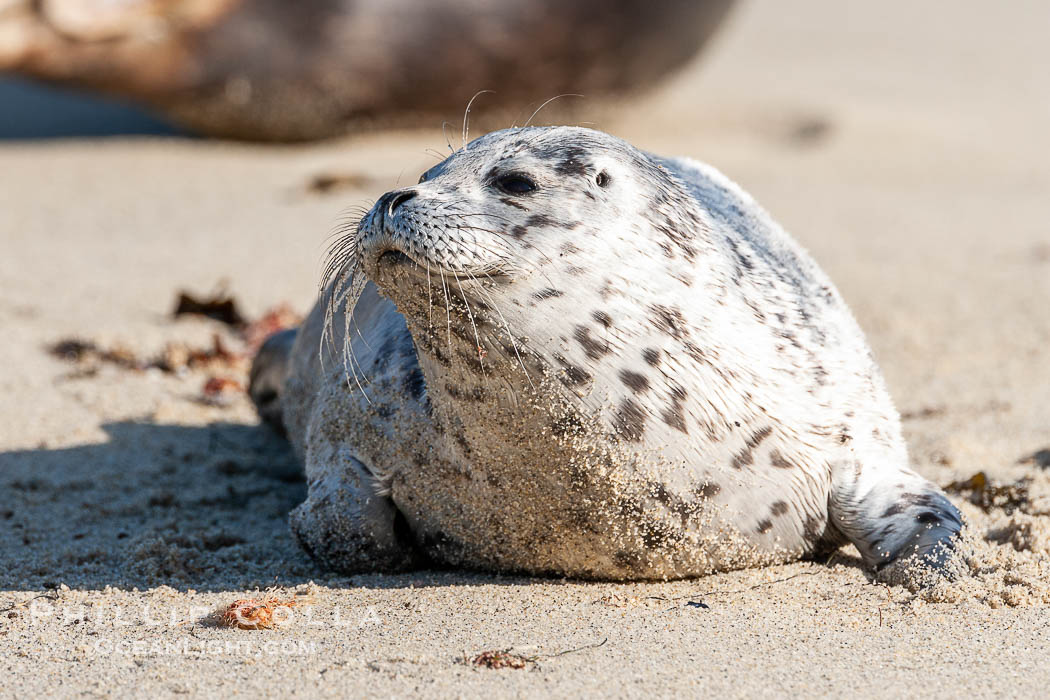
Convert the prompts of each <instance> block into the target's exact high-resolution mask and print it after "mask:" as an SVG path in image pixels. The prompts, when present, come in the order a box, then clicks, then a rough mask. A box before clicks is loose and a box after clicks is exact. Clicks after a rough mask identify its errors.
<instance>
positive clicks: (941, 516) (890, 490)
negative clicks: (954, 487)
mask: <svg viewBox="0 0 1050 700" xmlns="http://www.w3.org/2000/svg"><path fill="white" fill-rule="evenodd" d="M829 509H830V514H831V519H832V522H833V523H834V524H835V527H837V528H838V529H839V530H841V531H842V533H843V534H845V535H846V537H847V538H849V540H850V541H851V542H852V543H853V544H854V545H856V547H857V549H858V550H860V553H861V556H862V557H863V559H864V561H865V563H867V564H868V565H870V566H872V567H874V568H875V570H876V571H877V572H879V573H880V574H881V573H883V572H886V571H887V570H888V569H889V568H890V567H892V565H894V564H896V563H898V562H904V561H905V560H912V561H914V562H915V563H917V564H919V565H920V566H921V567H922V568H924V569H926V570H932V571H936V572H939V573H942V574H945V575H950V574H951V571H950V568H951V567H950V566H949V564H950V561H951V559H952V553H953V552H954V551H955V540H956V536H957V535H958V534H959V532H960V531H961V530H962V527H963V522H962V515H961V514H960V513H959V511H958V510H957V509H956V508H955V506H954V505H952V504H951V502H950V501H949V500H948V499H947V497H946V496H945V495H944V494H943V493H942V492H941V490H940V489H939V488H937V487H936V486H934V485H933V484H931V483H930V482H928V481H926V480H925V479H923V478H922V477H920V476H919V475H918V474H916V473H915V472H912V471H911V470H909V469H903V468H901V469H892V470H889V471H888V470H885V469H878V468H872V467H870V466H867V467H865V466H858V467H854V466H853V465H849V466H843V467H839V468H838V469H836V470H835V473H834V475H833V478H832V493H831V500H830V503H829Z"/></svg>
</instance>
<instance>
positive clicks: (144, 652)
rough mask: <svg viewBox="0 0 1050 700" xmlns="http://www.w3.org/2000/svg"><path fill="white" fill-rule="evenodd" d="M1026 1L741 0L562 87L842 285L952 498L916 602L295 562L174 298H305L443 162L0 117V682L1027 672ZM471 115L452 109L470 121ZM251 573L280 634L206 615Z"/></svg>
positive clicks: (1032, 465) (788, 571)
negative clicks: (605, 76)
mask: <svg viewBox="0 0 1050 700" xmlns="http://www.w3.org/2000/svg"><path fill="white" fill-rule="evenodd" d="M1048 27H1050V6H1048V5H1046V4H1045V3H1040V2H1035V1H1034V0H1033V1H1027V0H1026V1H1021V0H1018V1H1016V2H1012V3H1007V4H1002V5H998V6H995V7H994V8H993V7H992V6H991V5H989V4H987V3H978V2H962V3H960V2H947V1H944V2H928V3H921V4H915V3H906V2H898V1H894V2H888V3H879V4H858V3H838V2H832V1H831V0H811V1H807V2H804V3H776V2H773V1H772V0H751V1H749V2H742V3H741V4H740V6H739V7H738V8H737V9H736V11H735V12H734V14H733V15H732V17H731V19H730V21H729V22H728V24H727V25H726V27H725V28H724V30H723V31H722V32H721V33H720V34H719V35H718V36H717V37H716V39H715V40H714V41H713V42H712V44H711V46H710V47H709V49H708V50H706V52H705V54H704V55H703V56H702V58H701V60H699V61H698V62H696V63H695V64H693V65H691V66H690V67H689V68H688V69H687V70H685V71H684V72H682V73H680V74H679V75H676V76H674V77H672V78H671V79H669V80H668V81H667V82H666V83H665V84H662V85H660V86H657V87H656V88H655V89H654V90H653V91H652V92H650V93H648V94H646V95H644V96H642V97H641V98H638V99H634V100H632V101H631V102H630V103H627V104H621V105H599V104H595V105H593V106H590V105H588V104H587V102H586V101H584V103H583V106H582V107H580V108H579V110H580V111H579V120H580V121H581V122H586V123H587V125H594V126H596V127H598V128H601V129H603V130H605V131H608V132H610V133H613V134H615V135H617V136H620V137H623V138H625V139H627V140H629V141H631V142H632V143H634V144H636V145H638V146H640V147H642V148H645V149H647V150H650V151H654V152H657V153H662V154H668V155H672V154H678V155H689V156H692V157H695V158H697V159H700V160H703V161H706V162H709V163H711V164H713V165H715V166H716V167H718V168H719V169H721V170H722V171H723V172H725V173H726V174H727V175H729V176H730V177H731V178H733V179H734V180H736V181H737V182H739V183H740V184H741V185H743V186H744V188H745V189H747V190H748V191H750V192H751V193H752V194H753V195H754V196H755V197H756V198H757V199H758V201H759V202H761V203H762V204H763V205H764V206H765V207H766V208H767V209H768V210H769V211H770V212H771V213H772V215H773V216H774V217H775V218H776V219H777V220H778V221H779V222H780V223H781V224H783V225H784V227H785V228H786V229H787V230H788V231H790V232H791V233H792V234H793V235H794V236H795V237H796V238H798V239H799V240H800V241H801V242H802V243H803V245H805V246H806V247H807V248H808V249H809V250H810V252H811V253H812V254H813V256H814V257H815V258H816V259H817V260H818V262H819V263H820V264H821V265H822V266H823V267H824V269H825V270H826V271H827V272H828V273H829V275H830V276H831V278H832V279H833V280H834V281H835V283H836V284H837V285H838V287H839V289H840V291H841V292H842V294H843V296H844V297H845V298H846V300H847V301H848V303H849V304H850V306H851V308H852V309H853V311H854V313H855V315H856V316H857V318H858V320H859V322H860V324H861V326H862V327H863V328H864V329H865V331H866V333H867V334H868V337H869V340H870V342H871V344H872V347H873V348H874V350H875V353H876V356H877V357H878V360H879V362H880V364H881V366H882V368H883V371H884V373H885V375H886V379H887V382H888V384H889V387H890V390H891V393H892V394H893V396H894V398H895V401H896V403H897V406H898V408H899V409H900V411H901V413H902V416H903V419H904V428H905V435H906V438H907V440H908V444H909V448H910V451H911V457H912V460H913V463H914V465H915V468H916V469H917V470H918V471H920V472H921V473H922V474H923V475H924V476H926V477H927V478H929V479H930V480H932V481H934V482H936V483H938V484H940V485H942V486H946V487H947V486H949V485H951V484H953V483H954V484H956V486H955V488H953V489H952V491H951V493H950V495H951V497H952V499H953V501H954V502H955V503H956V504H957V505H958V506H959V508H960V510H962V512H963V513H964V515H965V517H966V519H967V523H968V531H969V539H968V541H967V543H966V546H967V547H968V550H967V551H969V552H971V558H970V562H971V573H972V576H970V577H967V578H966V579H965V580H962V581H958V582H955V583H950V584H949V583H945V584H941V585H939V586H937V587H935V588H933V589H930V590H921V591H911V590H909V589H907V588H903V587H899V586H888V585H885V584H882V583H878V582H875V581H873V580H872V578H871V576H870V574H869V573H868V572H867V571H866V570H865V569H864V568H863V567H862V566H861V564H860V560H859V558H858V557H857V554H856V551H855V550H852V549H849V548H847V549H843V550H842V551H841V552H839V553H838V554H837V555H835V556H834V557H832V558H831V559H830V560H828V561H820V562H801V563H796V564H791V565H786V566H777V567H771V568H766V569H758V570H749V571H739V572H732V573H726V574H721V575H716V576H710V577H707V578H703V579H698V580H691V581H677V582H669V583H652V584H596V583H581V582H574V581H564V580H547V579H527V578H517V577H501V576H493V575H481V574H474V573H462V572H447V571H443V572H436V571H421V572H416V573H411V574H404V575H396V576H389V575H367V576H353V577H346V576H340V575H335V574H332V573H329V572H326V571H323V570H321V569H319V568H318V567H317V566H316V565H314V564H313V563H312V562H311V560H310V559H309V558H308V557H307V556H306V554H305V553H304V552H302V551H301V550H300V549H299V548H298V547H297V545H296V543H295V542H294V540H293V539H292V537H291V534H290V533H289V530H288V527H287V513H288V511H289V510H290V509H291V508H293V507H294V506H295V505H296V504H298V503H299V502H301V501H302V499H303V498H304V495H305V484H304V483H303V482H302V478H301V476H300V475H299V473H298V471H297V467H296V465H295V464H294V462H293V460H292V456H291V453H290V451H289V449H288V447H287V445H286V443H285V442H284V441H283V440H282V439H281V438H280V437H278V436H277V435H276V434H274V433H273V432H272V431H271V430H269V429H268V428H265V427H262V426H259V425H258V419H257V417H256V415H255V412H254V410H253V408H252V406H251V404H250V402H249V401H248V399H247V397H246V396H244V395H243V393H241V392H239V391H236V389H235V385H236V384H237V383H243V382H244V381H245V373H246V365H245V362H244V360H243V359H240V358H239V357H238V355H239V354H240V353H244V352H247V349H248V343H249V341H248V340H246V339H245V338H244V335H243V333H238V332H237V331H235V330H233V329H231V327H229V326H228V325H225V324H222V323H219V322H216V321H213V320H208V319H204V318H194V317H180V318H178V319H174V318H173V317H172V309H173V307H174V304H175V300H176V296H177V294H178V292H180V291H182V290H187V291H189V292H191V293H194V294H197V295H200V296H203V297H206V296H208V295H209V294H210V293H212V292H213V291H214V290H216V289H217V288H219V287H222V288H224V289H225V290H227V291H228V293H229V294H230V295H232V296H233V298H234V299H235V300H236V302H237V304H238V307H239V309H240V311H241V313H242V314H243V315H244V316H245V317H247V318H248V319H257V318H259V317H261V316H262V315H263V314H265V313H266V312H267V311H268V310H272V309H274V308H276V307H279V306H280V305H282V304H286V305H288V306H290V308H291V309H292V310H293V311H295V312H298V313H305V312H306V311H307V310H308V309H309V307H310V306H311V304H312V303H313V301H314V299H315V296H316V293H317V284H318V279H319V276H320V269H321V266H322V263H323V261H324V254H325V249H326V238H327V237H328V235H329V233H330V232H331V231H332V229H333V226H334V225H335V224H336V222H337V221H338V219H339V217H340V215H341V214H342V213H343V212H345V211H346V210H347V209H348V208H349V207H351V206H354V205H365V206H367V205H369V204H370V203H371V201H373V200H374V199H375V197H377V196H378V195H380V194H382V193H383V192H385V191H387V190H389V189H391V188H393V187H394V186H396V185H397V184H398V183H402V184H403V183H404V182H406V181H409V182H412V181H415V179H416V178H417V177H418V175H419V173H420V172H422V171H423V170H424V169H425V168H427V167H429V166H430V165H432V164H433V163H434V162H436V159H435V157H434V156H433V155H431V154H429V153H428V152H427V149H434V150H436V151H438V152H439V153H440V152H447V147H446V146H445V139H444V137H443V135H442V132H441V129H440V124H435V126H434V128H433V129H429V130H419V131H404V132H396V133H390V132H386V133H368V134H361V135H357V136H354V137H350V138H347V139H343V140H339V141H335V142H327V143H320V144H313V145H303V146H294V147H292V146H284V147H275V146H259V145H246V144H235V143H225V142H213V141H206V140H198V139H189V138H180V137H176V136H165V137H145V136H134V137H131V136H126V137H112V138H105V139H95V140H90V139H81V140H78V139H60V140H46V141H14V140H12V141H4V142H0V251H2V254H0V328H2V329H3V334H4V336H5V340H4V342H3V344H2V347H3V349H4V362H3V363H2V364H0V395H2V396H3V400H2V401H0V493H2V494H3V498H2V501H0V695H5V696H12V697H13V696H19V697H33V696H37V695H43V694H47V695H51V696H56V697H65V696H69V695H79V694H88V695H97V696H110V695H121V696H130V697H151V698H152V697H167V696H173V695H184V694H192V695H200V696H212V695H216V696H217V695H223V696H228V695H234V694H238V695H245V696H258V695H259V694H261V693H273V694H279V695H281V696H310V697H314V696H345V695H354V696H357V695H376V696H391V695H396V696H405V695H424V694H425V695H436V696H470V697H474V696H489V697H493V696H496V697H504V696H507V697H518V696H526V695H532V694H543V695H559V696H568V695H572V696H576V695H582V694H594V695H597V694H601V695H609V696H661V697H662V696H672V695H682V694H690V695H710V696H722V697H753V696H756V695H767V696H788V695H803V694H804V695H819V696H831V695H834V696H860V695H863V696H867V697H902V696H903V697H912V696H918V695H920V694H921V695H922V696H924V697H938V698H939V697H945V698H949V697H959V696H960V695H962V694H966V695H968V696H970V697H993V696H994V697H1004V696H1005V697H1041V696H1045V693H1046V688H1047V687H1050V663H1048V660H1050V308H1048V303H1047V302H1048V300H1050V158H1048V154H1050V130H1048V129H1047V124H1050V71H1047V66H1048V65H1050V44H1048V43H1047V41H1046V31H1047V28H1048ZM478 87H479V89H480V88H484V87H488V86H478ZM448 118H449V120H450V121H453V122H457V123H458V120H459V119H460V115H455V114H451V115H448ZM537 122H538V123H544V120H543V118H542V115H541V116H540V117H538V118H537ZM502 126H506V124H505V123H498V122H495V123H494V122H491V121H489V120H488V119H487V117H486V114H485V112H484V109H483V107H481V108H476V110H475V119H474V127H473V128H472V133H474V134H480V133H483V132H484V131H486V130H489V129H495V128H500V127H502ZM318 178H320V180H318ZM326 178H327V180H326ZM328 181H331V183H334V184H331V183H330V184H331V186H323V183H325V182H328ZM319 182H321V183H322V185H319V184H318V183H319ZM216 338H218V339H219V342H220V345H221V350H222V352H220V353H218V355H219V356H220V357H218V358H215V357H211V358H208V359H205V360H201V361H200V362H198V363H196V364H194V362H188V363H187V362H186V361H182V360H179V358H176V360H173V361H172V360H170V357H171V355H172V353H175V354H178V353H182V354H183V355H185V353H186V352H187V351H193V350H201V351H209V350H210V351H212V355H215V354H216V353H215V352H214V349H215V347H216V346H215V342H216V341H215V339H216ZM72 340H76V341H78V342H80V343H81V345H76V346H72V345H69V344H68V341H72ZM249 340H250V339H249ZM63 342H66V343H67V344H66V345H64V346H62V347H60V348H59V352H57V353H56V352H53V351H52V350H53V349H54V346H55V345H56V344H58V343H63ZM83 344H91V345H92V346H93V347H94V350H92V349H91V348H89V347H86V346H85V345H83ZM165 357H167V358H168V359H169V362H168V364H167V365H165V363H164V362H158V361H156V358H165ZM179 357H182V355H180V356H179ZM183 359H184V358H183ZM131 365H139V367H132V366H131ZM146 365H153V366H146ZM184 365H186V366H184ZM173 369H174V370H175V371H172V370H173ZM209 380H220V382H221V381H222V380H228V384H226V385H224V386H229V387H234V389H233V390H230V391H218V392H216V391H212V390H210V389H209V390H208V391H206V390H205V389H206V385H208V383H209ZM215 386H216V385H215V384H214V382H213V383H212V388H214V387H215ZM979 472H984V474H985V475H986V477H987V483H986V484H984V485H982V484H980V483H979V480H977V481H972V482H970V483H969V488H964V487H963V486H962V485H960V483H959V482H967V480H970V479H971V478H972V477H974V475H975V474H978V473H979ZM267 591H269V592H267ZM271 596H272V597H275V598H277V599H279V600H281V601H283V602H289V601H291V602H293V603H294V606H293V607H291V608H289V609H287V610H286V611H284V617H285V618H286V619H284V621H283V624H281V625H279V626H278V627H277V628H276V629H269V630H242V629H236V628H229V627H224V626H222V625H220V624H217V623H216V620H215V616H214V614H213V611H215V610H217V609H220V608H222V607H224V606H226V605H229V604H230V603H232V602H233V601H235V600H237V599H243V598H260V597H261V598H266V597H271ZM490 651H507V652H508V655H507V656H506V657H497V658H506V659H508V660H509V662H510V665H509V666H506V667H503V668H489V667H487V666H486V665H485V664H484V663H479V659H478V657H479V655H481V654H483V653H484V652H490ZM485 658H489V659H491V658H492V657H491V656H489V657H482V659H481V661H484V659H485ZM496 665H498V664H496ZM516 666H521V668H517V667H516Z"/></svg>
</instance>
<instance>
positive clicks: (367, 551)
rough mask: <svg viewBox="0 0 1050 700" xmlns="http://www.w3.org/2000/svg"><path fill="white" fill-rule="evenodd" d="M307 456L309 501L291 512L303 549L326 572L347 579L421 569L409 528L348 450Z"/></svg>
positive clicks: (390, 501) (379, 483)
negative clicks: (354, 575)
mask: <svg viewBox="0 0 1050 700" xmlns="http://www.w3.org/2000/svg"><path fill="white" fill-rule="evenodd" d="M319 457H322V455H316V454H307V460H308V465H307V470H306V471H307V474H310V475H311V478H310V484H309V496H308V498H307V499H306V501H304V502H303V503H301V504H300V505H299V506H298V507H297V508H295V510H293V511H292V512H291V514H290V515H289V516H288V517H289V522H290V524H291V528H292V532H293V534H294V535H295V537H296V539H297V540H298V541H299V544H300V545H302V547H303V549H305V550H306V551H307V552H308V553H309V554H310V556H311V557H313V558H314V559H316V560H317V561H318V562H319V563H320V564H321V565H322V566H323V567H325V568H328V569H335V570H337V571H342V572H344V573H360V572H366V571H401V570H404V569H408V568H411V567H412V566H413V565H415V564H416V563H417V555H416V553H415V549H414V547H413V546H412V540H411V533H410V532H409V527H408V523H407V521H406V520H405V518H404V516H403V515H402V514H401V512H400V511H398V509H397V508H396V507H395V505H394V503H393V501H392V500H391V499H390V498H389V496H387V495H385V494H384V491H385V487H384V485H383V483H382V481H381V480H379V479H377V478H376V476H375V475H374V474H373V473H372V471H371V470H369V469H368V467H367V466H365V465H364V464H363V463H362V462H361V461H360V460H358V459H357V458H356V457H354V456H353V455H352V454H350V453H349V451H348V449H347V448H345V447H344V448H337V449H335V450H334V451H333V454H330V455H323V457H325V463H324V464H323V465H319V464H316V463H314V464H310V461H311V460H315V459H317V458H319Z"/></svg>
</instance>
